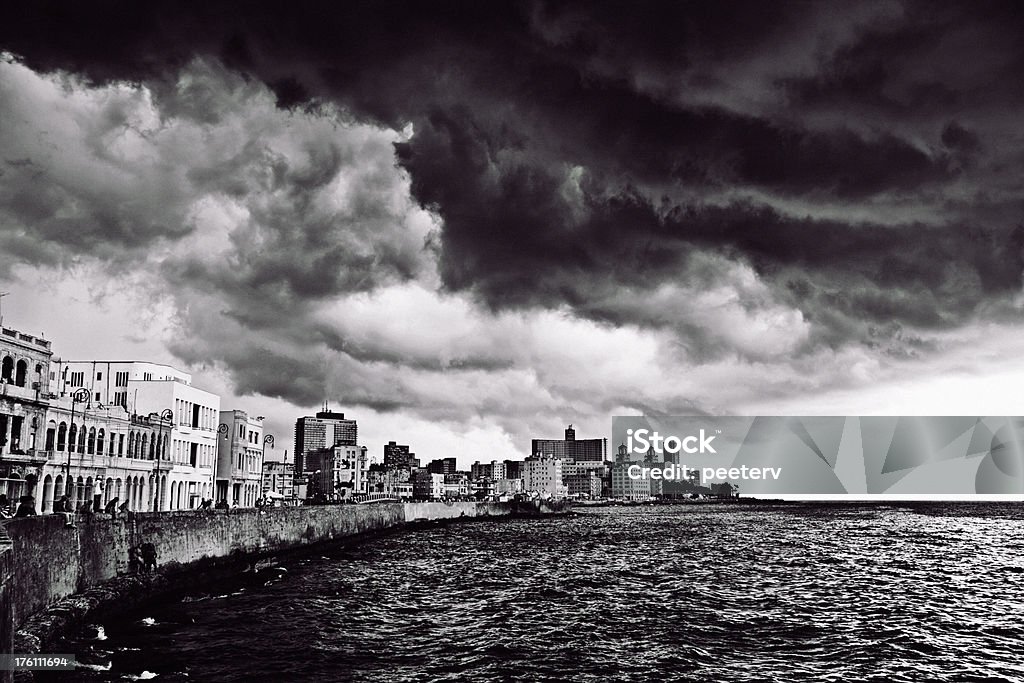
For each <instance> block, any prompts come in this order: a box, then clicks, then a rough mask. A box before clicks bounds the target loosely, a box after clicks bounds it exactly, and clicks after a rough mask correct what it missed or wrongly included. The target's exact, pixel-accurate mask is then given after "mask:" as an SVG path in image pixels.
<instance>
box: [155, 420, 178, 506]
mask: <svg viewBox="0 0 1024 683" xmlns="http://www.w3.org/2000/svg"><path fill="white" fill-rule="evenodd" d="M173 420H174V411H173V410H171V409H170V408H164V409H163V410H162V411H160V432H161V434H162V433H163V431H164V423H167V437H166V438H165V439H164V440H163V443H162V444H161V445H160V448H157V449H156V467H155V471H156V480H155V481H154V490H153V511H154V512H160V509H161V508H162V507H163V502H164V501H163V495H162V494H163V490H162V489H163V487H162V486H161V485H160V460H161V459H162V458H163V452H162V451H165V450H167V442H168V441H169V440H170V438H171V431H172V430H173V424H172V421H173Z"/></svg>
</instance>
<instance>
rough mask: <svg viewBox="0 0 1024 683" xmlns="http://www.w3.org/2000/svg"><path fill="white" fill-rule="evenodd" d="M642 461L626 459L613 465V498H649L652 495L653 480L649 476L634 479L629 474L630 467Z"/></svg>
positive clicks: (638, 467)
mask: <svg viewBox="0 0 1024 683" xmlns="http://www.w3.org/2000/svg"><path fill="white" fill-rule="evenodd" d="M634 465H635V466H637V470H639V469H640V463H636V462H630V461H624V462H617V463H615V464H614V465H613V466H612V498H620V499H622V500H647V499H649V498H650V497H651V480H650V479H649V478H647V477H640V478H637V479H634V478H632V477H630V476H629V468H630V467H632V466H634Z"/></svg>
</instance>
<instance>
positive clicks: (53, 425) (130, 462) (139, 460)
mask: <svg viewBox="0 0 1024 683" xmlns="http://www.w3.org/2000/svg"><path fill="white" fill-rule="evenodd" d="M173 426H174V425H173V420H172V419H169V416H164V417H161V416H160V415H158V414H156V413H151V414H150V415H130V414H129V413H128V412H127V411H126V410H125V409H124V407H123V406H120V405H100V404H94V403H93V402H92V401H82V402H77V401H74V399H73V397H63V398H56V399H53V400H52V401H51V402H50V405H49V406H48V408H47V411H46V422H45V429H46V431H45V436H44V441H43V445H44V447H45V453H46V455H47V459H46V463H45V465H44V467H43V472H42V487H41V489H40V491H39V495H38V496H37V509H38V510H39V511H40V512H52V511H53V503H54V501H55V500H58V499H60V497H61V496H62V495H67V496H68V498H69V499H70V501H71V502H72V503H73V504H74V505H75V506H76V508H80V507H81V506H82V505H83V504H84V503H85V502H86V501H93V502H95V496H97V495H99V496H100V504H101V505H105V504H106V503H108V502H110V501H111V500H113V499H114V498H115V497H116V498H117V499H118V502H119V503H124V502H127V503H128V509H130V510H132V511H136V512H144V511H152V510H153V506H154V503H155V499H154V496H153V491H155V490H156V481H157V479H158V478H159V480H160V482H161V483H162V484H163V485H164V486H166V483H167V479H168V476H169V473H170V467H171V463H170V460H169V457H168V449H169V438H168V435H169V434H171V433H172V428H173ZM161 456H162V457H161Z"/></svg>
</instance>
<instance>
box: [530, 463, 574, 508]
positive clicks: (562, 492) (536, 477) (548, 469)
mask: <svg viewBox="0 0 1024 683" xmlns="http://www.w3.org/2000/svg"><path fill="white" fill-rule="evenodd" d="M523 490H524V491H526V492H527V493H535V494H537V496H538V497H539V498H565V496H566V493H567V492H566V488H565V484H563V483H562V461H561V460H560V459H558V458H547V457H538V456H531V457H529V458H527V459H526V460H525V461H524V462H523Z"/></svg>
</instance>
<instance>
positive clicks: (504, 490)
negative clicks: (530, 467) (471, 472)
mask: <svg viewBox="0 0 1024 683" xmlns="http://www.w3.org/2000/svg"><path fill="white" fill-rule="evenodd" d="M522 492H523V480H522V479H496V480H495V482H494V495H496V496H501V495H515V494H517V493H522Z"/></svg>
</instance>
